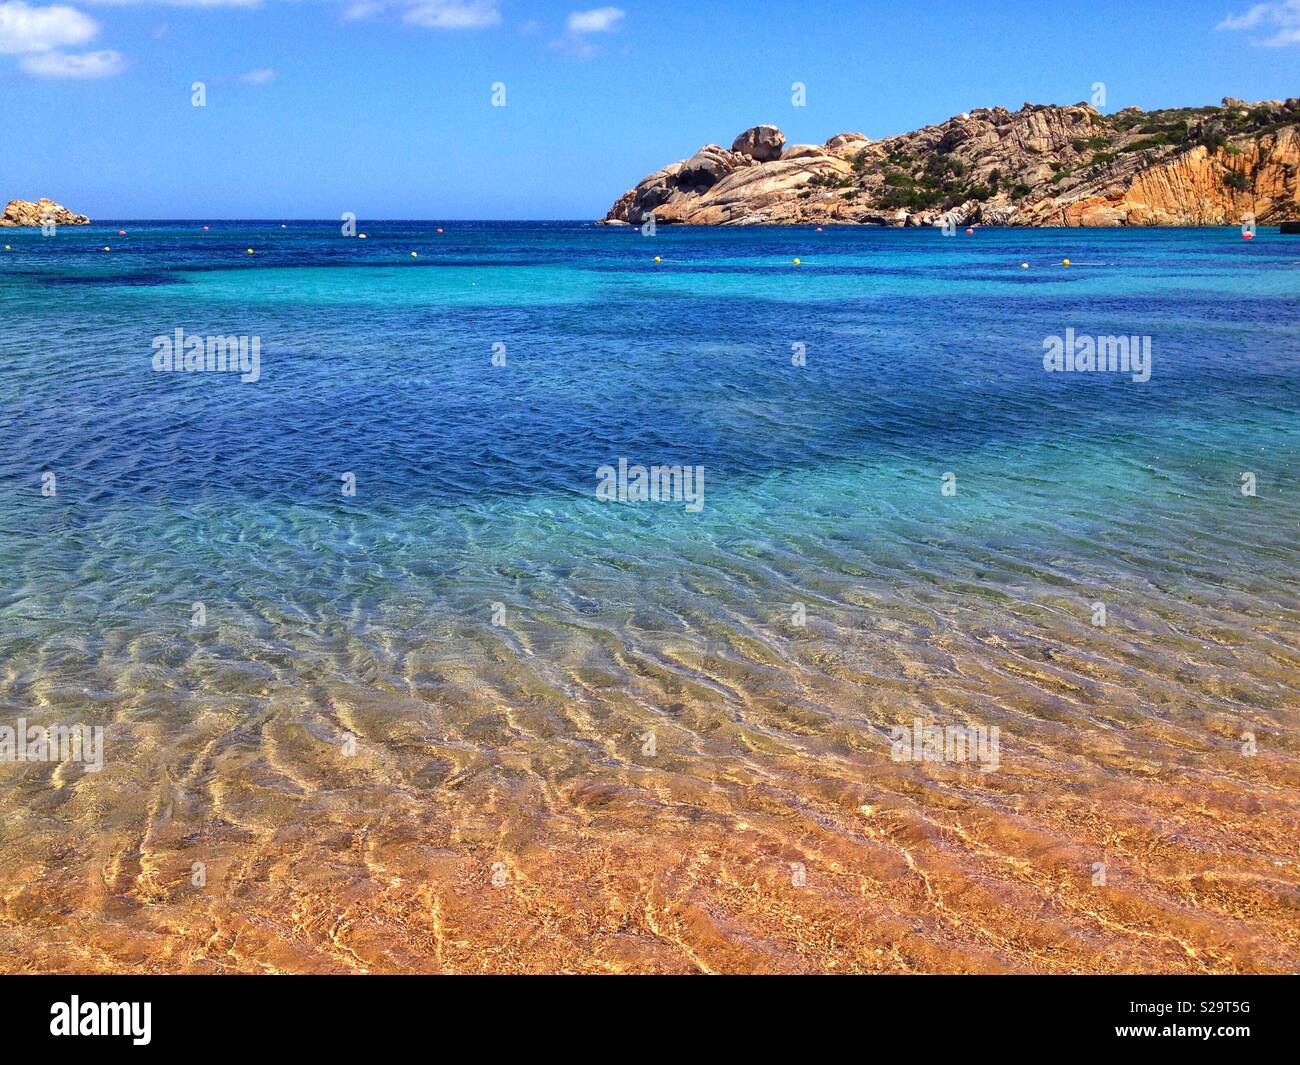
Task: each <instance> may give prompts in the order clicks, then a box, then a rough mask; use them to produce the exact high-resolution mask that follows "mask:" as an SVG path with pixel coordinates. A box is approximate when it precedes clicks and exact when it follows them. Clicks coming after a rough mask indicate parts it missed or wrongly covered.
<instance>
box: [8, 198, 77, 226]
mask: <svg viewBox="0 0 1300 1065" xmlns="http://www.w3.org/2000/svg"><path fill="white" fill-rule="evenodd" d="M47 220H49V221H52V222H53V223H54V224H55V225H58V226H85V225H89V224H90V219H89V218H87V217H86V216H85V215H84V214H73V213H72V212H71V211H69V210H68V209H67V208H66V207H61V206H60V205H59V204H57V203H55V202H54V201H53V200H45V199H41V200H37V201H35V202H34V203H33V202H32V201H31V200H10V201H9V205H8V206H7V207H5V210H4V214H2V215H0V226H8V227H10V228H13V227H17V226H43V225H45V223H46V221H47Z"/></svg>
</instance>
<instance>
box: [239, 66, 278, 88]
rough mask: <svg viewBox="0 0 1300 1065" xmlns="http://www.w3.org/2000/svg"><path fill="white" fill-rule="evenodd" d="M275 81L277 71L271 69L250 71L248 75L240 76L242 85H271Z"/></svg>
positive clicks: (263, 68) (264, 68)
mask: <svg viewBox="0 0 1300 1065" xmlns="http://www.w3.org/2000/svg"><path fill="white" fill-rule="evenodd" d="M273 81H275V71H274V70H272V69H271V68H270V67H262V68H261V69H260V70H250V71H249V72H248V73H247V74H240V75H239V84H240V85H270V84H271V82H273Z"/></svg>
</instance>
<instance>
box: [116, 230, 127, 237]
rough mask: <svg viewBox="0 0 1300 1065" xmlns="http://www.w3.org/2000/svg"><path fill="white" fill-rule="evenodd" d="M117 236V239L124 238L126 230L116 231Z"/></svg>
mask: <svg viewBox="0 0 1300 1065" xmlns="http://www.w3.org/2000/svg"><path fill="white" fill-rule="evenodd" d="M117 235H118V236H119V237H125V236H126V230H125V229H119V230H118V231H117Z"/></svg>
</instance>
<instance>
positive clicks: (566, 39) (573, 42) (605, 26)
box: [551, 7, 626, 59]
mask: <svg viewBox="0 0 1300 1065" xmlns="http://www.w3.org/2000/svg"><path fill="white" fill-rule="evenodd" d="M625 14H626V12H625V11H623V9H622V8H618V7H595V8H592V9H591V10H590V11H571V12H570V13H569V17H568V19H567V20H566V22H565V25H566V27H567V30H568V32H567V33H565V35H564V36H563V37H560V38H558V39H557V40H554V41H552V42H551V47H552V48H554V49H556V50H557V51H561V52H567V53H568V54H569V55H571V56H575V57H576V58H578V59H592V58H594V57H595V56H598V55H600V53H601V48H600V46H599V45H598V44H596V43H595V42H594V41H592V40H590V39H589V38H590V35H591V34H594V33H612V32H613V31H614V29H615V28H616V27H617V26H618V24H619V23H620V22H622V21H623V16H624V15H625Z"/></svg>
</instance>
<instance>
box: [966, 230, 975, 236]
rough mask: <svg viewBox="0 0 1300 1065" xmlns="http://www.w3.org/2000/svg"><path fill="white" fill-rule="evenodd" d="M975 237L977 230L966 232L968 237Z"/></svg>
mask: <svg viewBox="0 0 1300 1065" xmlns="http://www.w3.org/2000/svg"><path fill="white" fill-rule="evenodd" d="M974 235H975V230H973V229H968V230H966V236H968V237H973V236H974Z"/></svg>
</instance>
